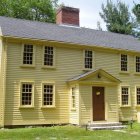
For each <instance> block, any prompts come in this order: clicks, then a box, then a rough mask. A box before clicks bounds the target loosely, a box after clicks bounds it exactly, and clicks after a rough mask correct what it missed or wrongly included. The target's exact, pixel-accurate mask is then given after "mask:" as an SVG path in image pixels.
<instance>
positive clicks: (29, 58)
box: [23, 44, 34, 65]
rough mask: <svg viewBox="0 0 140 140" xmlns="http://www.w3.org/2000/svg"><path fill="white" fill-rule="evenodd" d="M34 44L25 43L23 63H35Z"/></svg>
mask: <svg viewBox="0 0 140 140" xmlns="http://www.w3.org/2000/svg"><path fill="white" fill-rule="evenodd" d="M33 52H34V51H33V45H27V44H25V45H24V48H23V64H25V65H33V57H34V56H33V55H34V53H33Z"/></svg>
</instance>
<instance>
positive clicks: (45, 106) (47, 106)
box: [41, 81, 56, 109]
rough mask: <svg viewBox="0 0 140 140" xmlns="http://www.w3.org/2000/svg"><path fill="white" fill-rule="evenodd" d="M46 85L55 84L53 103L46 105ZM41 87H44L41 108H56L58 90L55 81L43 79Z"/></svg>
mask: <svg viewBox="0 0 140 140" xmlns="http://www.w3.org/2000/svg"><path fill="white" fill-rule="evenodd" d="M44 85H53V105H44V103H43V102H44V89H43V87H44ZM41 89H42V97H41V98H42V101H41V108H42V109H43V108H56V106H55V92H56V88H55V82H53V81H42V83H41Z"/></svg>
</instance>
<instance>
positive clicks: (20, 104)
mask: <svg viewBox="0 0 140 140" xmlns="http://www.w3.org/2000/svg"><path fill="white" fill-rule="evenodd" d="M24 83H25V84H32V101H31V105H22V84H24ZM34 85H35V83H34V81H31V80H26V81H25V80H23V81H20V103H19V108H34V94H35V93H34V91H35V90H34V88H35V86H34Z"/></svg>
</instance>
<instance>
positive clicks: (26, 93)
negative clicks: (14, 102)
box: [21, 83, 33, 105]
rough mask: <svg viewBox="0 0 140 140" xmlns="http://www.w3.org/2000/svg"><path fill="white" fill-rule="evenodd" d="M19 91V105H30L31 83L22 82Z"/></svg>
mask: <svg viewBox="0 0 140 140" xmlns="http://www.w3.org/2000/svg"><path fill="white" fill-rule="evenodd" d="M21 91H22V93H21V105H32V96H33V85H32V84H31V83H23V84H22V89H21Z"/></svg>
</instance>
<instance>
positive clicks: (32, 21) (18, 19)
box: [0, 16, 135, 38]
mask: <svg viewBox="0 0 140 140" xmlns="http://www.w3.org/2000/svg"><path fill="white" fill-rule="evenodd" d="M0 17H2V18H7V19H13V20H17V21H25V22H26V21H27V22H31V23H34V22H36V23H41V24H50V25H53V26H57V27H61V28H68V27H69V26H61V25H59V24H55V23H50V22H43V21H37V20H29V19H20V18H15V17H7V16H0ZM69 28H72V29H73V28H74V29H75V30H79V29H85V30H90V31H96V32H104V33H110V34H114V35H121V36H129V37H132V38H135V37H134V36H132V35H127V34H121V33H114V32H110V31H103V30H97V29H92V28H87V27H80V28H75V27H73V26H71V27H69Z"/></svg>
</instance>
